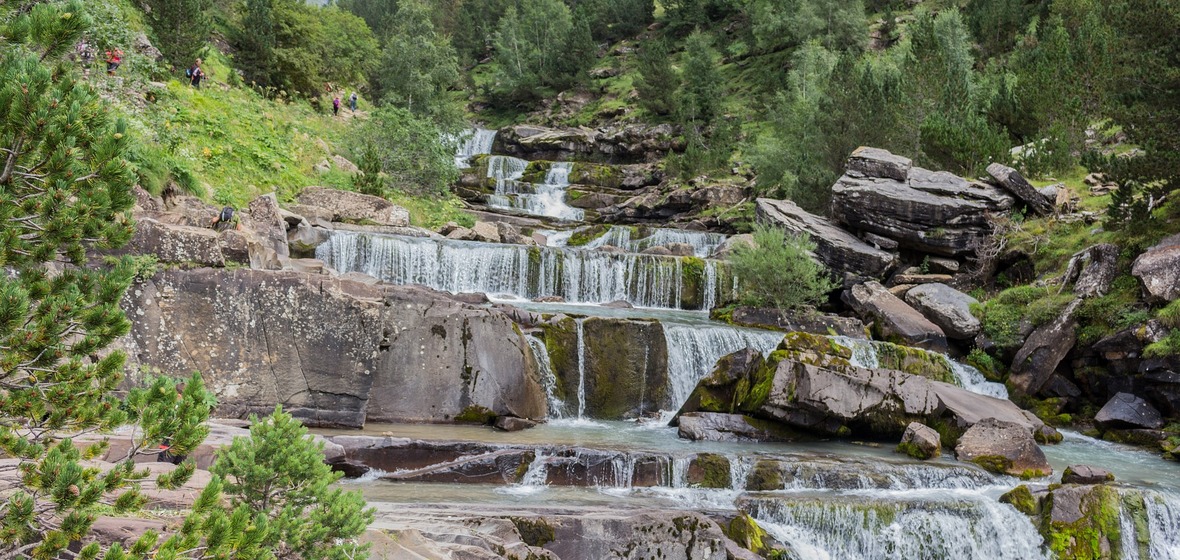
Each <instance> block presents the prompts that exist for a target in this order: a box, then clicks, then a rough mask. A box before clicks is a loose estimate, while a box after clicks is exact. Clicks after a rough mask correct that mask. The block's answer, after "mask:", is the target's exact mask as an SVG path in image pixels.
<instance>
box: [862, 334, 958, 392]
mask: <svg viewBox="0 0 1180 560" xmlns="http://www.w3.org/2000/svg"><path fill="white" fill-rule="evenodd" d="M874 346H875V347H876V349H877V360H878V361H879V363H880V365H881V367H882V368H885V369H895V370H898V371H902V372H905V373H908V374H910V375H920V376H922V377H925V378H927V379H932V380H934V381H941V382H943V383H950V384H951V385H958V384H959V382H958V380H957V379H956V378H955V374H954V372H952V371H951V366H950V364H948V363H947V360H946V358H944V357H943V356H942V355H940V354H935V353H933V352H927V351H925V350H922V349H921V348H914V347H911V346H902V345H899V344H894V343H891V342H878V343H876V344H874Z"/></svg>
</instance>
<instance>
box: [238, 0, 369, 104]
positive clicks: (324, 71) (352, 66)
mask: <svg viewBox="0 0 1180 560" xmlns="http://www.w3.org/2000/svg"><path fill="white" fill-rule="evenodd" d="M230 40H231V42H232V44H233V45H234V47H235V48H237V49H238V54H239V56H238V58H237V60H236V62H237V66H238V68H239V69H240V70H241V71H242V72H243V74H245V77H246V79H247V81H249V82H252V83H254V84H255V85H257V86H258V87H261V88H262V89H263V90H264V91H267V92H269V93H274V94H284V93H285V94H289V95H298V96H302V97H314V96H316V95H318V94H319V93H320V92H323V91H324V90H325V87H326V86H327V87H335V86H340V87H345V86H348V85H353V84H360V83H363V81H364V80H365V79H366V77H367V75H368V73H369V69H370V66H371V64H372V63H373V61H375V60H377V58H378V49H377V40H376V39H375V38H374V37H373V33H372V31H371V30H370V29H369V27H368V25H366V24H365V21H364V20H363V19H361V18H359V17H357V16H355V15H353V14H351V13H349V12H346V11H344V10H341V9H339V8H337V7H335V6H325V7H317V6H313V5H310V4H308V3H306V2H303V1H302V0H246V1H245V3H244V4H243V5H242V12H241V14H240V20H239V22H238V25H237V26H236V27H235V28H234V29H233V32H232V34H231V35H230Z"/></svg>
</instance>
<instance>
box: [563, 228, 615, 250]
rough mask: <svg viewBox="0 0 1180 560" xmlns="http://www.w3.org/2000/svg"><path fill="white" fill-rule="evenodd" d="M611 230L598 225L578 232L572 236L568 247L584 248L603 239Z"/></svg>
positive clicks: (567, 243)
mask: <svg viewBox="0 0 1180 560" xmlns="http://www.w3.org/2000/svg"><path fill="white" fill-rule="evenodd" d="M609 229H610V226H607V225H605V224H598V225H594V226H590V227H588V228H586V229H583V230H580V231H576V232H574V234H573V235H571V236H570V238H569V241H568V242H566V245H568V246H570V247H582V246H584V245H586V244H587V243H589V242H591V241H594V240H595V239H598V238H599V237H602V236H603V235H604V234H605V233H606V232H607V230H609Z"/></svg>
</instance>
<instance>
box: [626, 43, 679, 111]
mask: <svg viewBox="0 0 1180 560" xmlns="http://www.w3.org/2000/svg"><path fill="white" fill-rule="evenodd" d="M670 54H671V53H669V52H668V44H667V42H665V41H662V40H657V41H649V42H647V43H645V44H644V45H643V46H642V47H640V49H639V57H638V58H639V79H638V80H636V81H635V92H636V93H637V94H638V95H639V106H640V107H642V108H643V109H644V110H645V111H647V112H648V113H651V114H652V115H670V114H672V113H673V112H675V111H676V98H675V96H674V93H675V92H676V86H677V84H679V83H680V76H679V75H678V74H677V73H676V70H675V69H673V68H672V60H671V59H670V58H669V56H670Z"/></svg>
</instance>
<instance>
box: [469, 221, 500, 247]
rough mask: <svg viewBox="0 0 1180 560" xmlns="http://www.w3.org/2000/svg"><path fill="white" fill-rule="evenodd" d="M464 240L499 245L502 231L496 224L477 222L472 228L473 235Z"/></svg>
mask: <svg viewBox="0 0 1180 560" xmlns="http://www.w3.org/2000/svg"><path fill="white" fill-rule="evenodd" d="M464 239H466V240H468V241H482V242H485V243H499V242H500V229H499V228H498V227H497V226H496V224H493V223H490V222H475V225H474V226H471V233H470V234H469V235H468V236H467V237H465V238H464Z"/></svg>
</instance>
